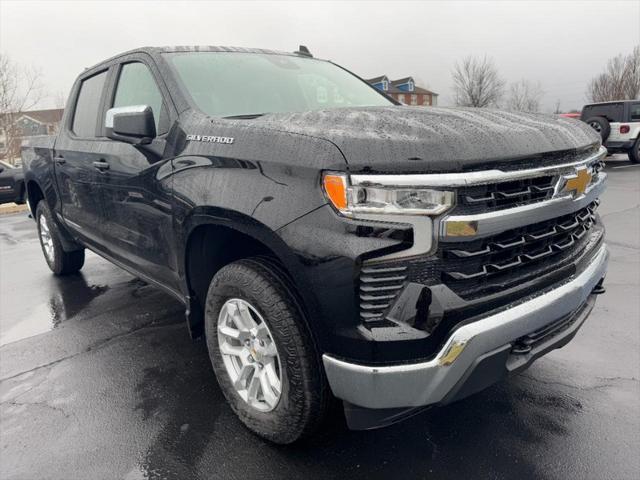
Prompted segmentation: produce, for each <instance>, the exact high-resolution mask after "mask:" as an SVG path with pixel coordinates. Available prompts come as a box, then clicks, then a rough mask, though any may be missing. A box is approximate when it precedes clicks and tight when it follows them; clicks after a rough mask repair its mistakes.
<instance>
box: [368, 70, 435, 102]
mask: <svg viewBox="0 0 640 480" xmlns="http://www.w3.org/2000/svg"><path fill="white" fill-rule="evenodd" d="M367 82H369V83H370V84H371V85H373V86H374V87H376V88H377V89H378V90H381V91H383V92H384V93H386V94H387V95H389V96H390V97H393V98H394V99H395V100H397V101H399V102H401V103H404V104H406V105H419V106H424V107H428V106H435V105H437V104H438V94H437V93H435V92H432V91H431V90H427V89H426V88H422V87H417V86H416V82H415V81H414V80H413V77H405V78H401V79H399V80H389V77H387V76H386V75H381V76H379V77H375V78H370V79H369V80H367Z"/></svg>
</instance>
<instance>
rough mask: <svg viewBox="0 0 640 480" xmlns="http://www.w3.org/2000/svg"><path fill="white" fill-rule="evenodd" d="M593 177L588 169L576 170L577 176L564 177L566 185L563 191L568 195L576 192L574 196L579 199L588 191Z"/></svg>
mask: <svg viewBox="0 0 640 480" xmlns="http://www.w3.org/2000/svg"><path fill="white" fill-rule="evenodd" d="M592 177H593V175H592V174H591V172H589V170H587V168H579V169H576V173H575V175H570V176H566V177H564V178H565V184H564V188H563V189H562V191H563V192H567V193H571V192H575V193H574V195H575V196H576V197H579V196H580V195H583V194H584V192H585V191H586V190H587V187H588V186H589V184H590V183H591V178H592Z"/></svg>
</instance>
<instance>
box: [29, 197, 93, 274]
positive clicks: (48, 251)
mask: <svg viewBox="0 0 640 480" xmlns="http://www.w3.org/2000/svg"><path fill="white" fill-rule="evenodd" d="M36 224H37V226H38V237H39V238H40V246H41V247H42V253H43V254H44V258H45V260H46V261H47V265H49V268H50V269H51V271H52V272H53V273H54V274H56V275H68V274H70V273H75V272H77V271H78V270H80V269H81V268H82V266H83V265H84V249H81V250H74V251H72V252H65V251H64V249H63V248H62V243H61V242H60V232H59V231H58V224H57V223H56V221H55V219H54V218H53V215H52V214H51V210H50V209H49V206H48V205H47V204H46V202H45V201H44V200H41V201H40V202H38V206H37V208H36Z"/></svg>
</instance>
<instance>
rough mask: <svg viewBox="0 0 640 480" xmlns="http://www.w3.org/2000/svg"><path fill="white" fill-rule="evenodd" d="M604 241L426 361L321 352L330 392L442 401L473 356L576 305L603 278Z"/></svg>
mask: <svg viewBox="0 0 640 480" xmlns="http://www.w3.org/2000/svg"><path fill="white" fill-rule="evenodd" d="M608 257H609V254H608V252H607V249H606V246H604V245H603V246H602V247H601V248H600V250H599V251H598V252H597V253H596V255H595V256H594V258H593V260H592V262H591V263H590V265H589V266H588V267H587V268H586V269H585V270H583V271H582V272H580V273H579V274H577V275H575V276H574V277H572V278H571V279H569V280H568V281H567V282H566V283H564V284H562V285H561V286H559V287H557V288H555V289H553V290H551V291H548V292H546V293H544V294H542V295H539V296H537V297H533V298H530V299H528V300H526V301H524V302H522V303H520V304H518V305H516V306H514V307H512V308H509V309H507V310H503V311H501V312H499V313H496V314H494V315H491V316H488V317H485V318H483V319H480V320H477V321H475V322H472V323H469V324H466V325H464V326H462V327H460V328H458V329H456V330H455V331H454V332H453V334H452V335H451V336H450V337H449V339H448V340H447V341H446V343H445V345H444V346H443V348H442V349H441V350H440V351H439V352H438V354H437V355H436V356H435V357H434V358H433V359H432V360H430V361H428V362H422V363H410V364H402V365H392V366H370V365H359V364H354V363H349V362H346V361H343V360H340V359H338V358H335V357H332V356H331V355H327V354H325V355H323V363H324V368H325V371H326V374H327V379H328V381H329V385H330V386H331V390H332V391H333V393H334V395H335V396H336V397H338V398H340V399H342V400H345V401H347V402H349V403H351V404H353V405H357V406H360V407H364V408H373V409H381V408H406V407H421V406H426V405H431V404H436V403H441V402H443V400H445V399H446V398H447V396H448V395H449V394H450V393H451V392H453V391H454V390H455V389H456V388H457V386H458V384H459V382H460V381H461V380H463V379H464V377H465V376H466V375H467V372H468V371H469V370H470V369H471V368H473V366H474V364H475V363H476V361H477V360H478V359H479V358H481V357H482V356H484V355H487V354H488V353H490V352H492V351H494V350H496V349H499V348H503V347H505V346H507V345H509V344H511V343H512V342H514V341H515V340H516V339H518V338H521V337H523V336H525V335H527V334H530V333H532V332H534V331H536V330H538V329H540V328H542V327H544V326H546V325H549V324H550V323H553V322H554V321H556V320H559V319H561V318H563V317H566V316H567V315H570V314H571V313H572V312H575V311H577V310H579V309H580V307H581V306H582V305H584V304H585V302H586V301H587V298H588V297H589V295H590V294H591V292H592V291H593V289H594V287H595V286H596V285H597V284H598V282H600V280H601V279H602V278H603V277H604V275H605V273H606V269H607V263H608Z"/></svg>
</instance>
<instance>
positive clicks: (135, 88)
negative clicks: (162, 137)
mask: <svg viewBox="0 0 640 480" xmlns="http://www.w3.org/2000/svg"><path fill="white" fill-rule="evenodd" d="M133 105H148V106H150V107H151V109H152V110H153V118H154V120H155V122H156V131H157V132H158V134H161V133H166V127H165V125H166V121H164V120H165V119H164V116H165V113H166V112H165V111H164V110H165V109H164V107H163V103H162V94H161V93H160V90H159V89H158V86H157V85H156V81H155V80H154V78H153V75H152V74H151V72H150V71H149V68H148V67H147V66H146V65H145V64H143V63H139V62H136V63H126V64H124V65H123V66H122V70H121V71H120V78H119V79H118V87H117V89H116V96H115V99H114V101H113V106H114V107H130V106H133ZM161 120H163V121H161Z"/></svg>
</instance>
